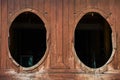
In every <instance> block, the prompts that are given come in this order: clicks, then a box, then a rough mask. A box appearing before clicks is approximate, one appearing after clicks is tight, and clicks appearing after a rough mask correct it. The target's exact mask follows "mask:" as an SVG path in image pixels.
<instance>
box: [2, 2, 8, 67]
mask: <svg viewBox="0 0 120 80" xmlns="http://www.w3.org/2000/svg"><path fill="white" fill-rule="evenodd" d="M1 31H2V36H1V37H2V40H1V68H6V67H7V66H6V62H7V58H8V57H7V0H2V29H1Z"/></svg>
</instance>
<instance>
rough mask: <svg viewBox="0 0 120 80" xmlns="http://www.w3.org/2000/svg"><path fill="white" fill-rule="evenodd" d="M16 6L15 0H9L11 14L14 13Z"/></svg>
mask: <svg viewBox="0 0 120 80" xmlns="http://www.w3.org/2000/svg"><path fill="white" fill-rule="evenodd" d="M17 5H18V4H17ZM15 7H16V6H14V0H8V14H9V15H12V14H13V13H14V10H15Z"/></svg>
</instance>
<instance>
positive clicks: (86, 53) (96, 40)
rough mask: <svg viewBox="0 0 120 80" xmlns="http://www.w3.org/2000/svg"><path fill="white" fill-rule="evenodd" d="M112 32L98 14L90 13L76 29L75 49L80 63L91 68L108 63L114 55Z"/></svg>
mask: <svg viewBox="0 0 120 80" xmlns="http://www.w3.org/2000/svg"><path fill="white" fill-rule="evenodd" d="M111 36H112V30H111V27H110V25H109V24H108V22H107V21H106V20H105V19H104V18H103V17H102V16H101V15H100V14H98V13H96V12H89V13H87V14H85V15H84V16H83V17H82V18H81V20H80V21H79V22H78V24H77V26H76V28H75V35H74V39H75V43H74V48H75V51H76V54H77V56H78V58H79V59H80V61H82V62H83V63H84V64H85V65H86V66H88V67H90V68H99V67H102V66H103V65H104V64H106V63H107V61H108V59H109V58H110V56H111V54H112V37H111Z"/></svg>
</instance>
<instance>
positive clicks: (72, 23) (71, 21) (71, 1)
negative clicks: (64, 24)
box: [68, 0, 76, 68]
mask: <svg viewBox="0 0 120 80" xmlns="http://www.w3.org/2000/svg"><path fill="white" fill-rule="evenodd" d="M74 3H75V0H69V14H68V15H69V22H68V24H69V32H68V34H69V35H68V38H69V43H70V45H69V53H68V54H69V55H68V56H69V59H70V61H69V64H70V66H71V68H74V67H75V64H74V58H75V53H74V52H73V49H74V45H72V44H74V42H73V41H74V28H75V27H76V26H75V17H74V13H75V12H74V11H75V4H74Z"/></svg>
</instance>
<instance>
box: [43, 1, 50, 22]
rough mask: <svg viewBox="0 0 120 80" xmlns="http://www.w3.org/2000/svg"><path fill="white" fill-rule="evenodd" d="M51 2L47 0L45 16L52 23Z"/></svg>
mask: <svg viewBox="0 0 120 80" xmlns="http://www.w3.org/2000/svg"><path fill="white" fill-rule="evenodd" d="M50 3H51V0H45V4H44V6H45V8H44V16H45V18H46V19H47V20H48V21H49V22H50V17H51V16H50V9H51V5H50Z"/></svg>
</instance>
